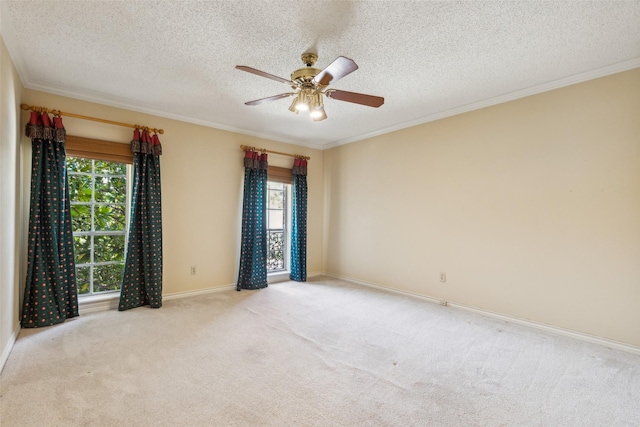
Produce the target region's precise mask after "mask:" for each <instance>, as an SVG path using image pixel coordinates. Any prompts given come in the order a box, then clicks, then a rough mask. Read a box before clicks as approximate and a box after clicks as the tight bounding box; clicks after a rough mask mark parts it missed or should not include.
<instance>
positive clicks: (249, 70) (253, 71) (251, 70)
mask: <svg viewBox="0 0 640 427" xmlns="http://www.w3.org/2000/svg"><path fill="white" fill-rule="evenodd" d="M236 68H237V69H238V70H242V71H246V72H247V73H251V74H255V75H257V76H262V77H266V78H268V79H271V80H275V81H277V82H280V83H284V84H286V85H293V82H292V81H291V80H287V79H283V78H282V77H278V76H274V75H273V74H269V73H265V72H264V71H260V70H256V69H255V68H251V67H247V66H245V65H236Z"/></svg>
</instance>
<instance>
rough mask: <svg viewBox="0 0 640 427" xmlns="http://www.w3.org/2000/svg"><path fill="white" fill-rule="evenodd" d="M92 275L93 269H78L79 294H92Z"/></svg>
mask: <svg viewBox="0 0 640 427" xmlns="http://www.w3.org/2000/svg"><path fill="white" fill-rule="evenodd" d="M90 273H91V267H79V268H76V280H77V284H78V293H79V294H88V293H89V292H90V288H89V281H90Z"/></svg>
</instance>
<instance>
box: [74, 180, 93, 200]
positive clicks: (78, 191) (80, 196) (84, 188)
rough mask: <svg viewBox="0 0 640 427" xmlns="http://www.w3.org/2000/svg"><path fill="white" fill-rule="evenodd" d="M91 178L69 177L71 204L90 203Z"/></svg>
mask: <svg viewBox="0 0 640 427" xmlns="http://www.w3.org/2000/svg"><path fill="white" fill-rule="evenodd" d="M92 191H93V190H92V188H91V176H87V175H73V174H70V175H69V200H71V203H73V202H86V203H89V202H91V192H92Z"/></svg>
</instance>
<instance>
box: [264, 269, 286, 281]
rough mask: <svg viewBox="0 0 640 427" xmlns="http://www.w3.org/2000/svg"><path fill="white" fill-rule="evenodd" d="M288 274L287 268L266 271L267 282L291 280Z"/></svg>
mask: <svg viewBox="0 0 640 427" xmlns="http://www.w3.org/2000/svg"><path fill="white" fill-rule="evenodd" d="M290 274H291V272H290V271H288V270H286V271H276V272H273V273H267V283H269V284H271V283H279V282H288V281H289V280H291V279H290V278H289V275H290Z"/></svg>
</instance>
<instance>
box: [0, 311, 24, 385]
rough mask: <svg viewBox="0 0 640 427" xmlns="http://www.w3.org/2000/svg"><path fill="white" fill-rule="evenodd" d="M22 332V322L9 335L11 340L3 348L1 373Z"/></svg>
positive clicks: (0, 365)
mask: <svg viewBox="0 0 640 427" xmlns="http://www.w3.org/2000/svg"><path fill="white" fill-rule="evenodd" d="M19 333H20V323H18V325H17V326H16V328H15V330H14V331H13V333H12V334H11V336H10V337H9V341H8V342H7V345H6V346H5V347H4V348H3V349H2V356H0V374H1V373H2V370H3V369H4V365H5V364H6V363H7V360H8V359H9V355H10V354H11V350H13V346H14V344H15V343H16V339H18V334H19Z"/></svg>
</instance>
